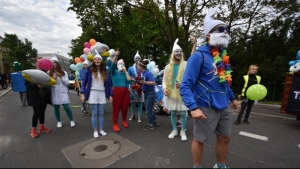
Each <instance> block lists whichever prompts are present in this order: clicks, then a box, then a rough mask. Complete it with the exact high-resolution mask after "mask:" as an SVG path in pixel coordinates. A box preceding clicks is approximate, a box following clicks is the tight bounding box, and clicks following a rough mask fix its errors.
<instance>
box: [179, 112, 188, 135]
mask: <svg viewBox="0 0 300 169" xmlns="http://www.w3.org/2000/svg"><path fill="white" fill-rule="evenodd" d="M180 116H181V131H185V128H186V123H187V112H186V111H180Z"/></svg>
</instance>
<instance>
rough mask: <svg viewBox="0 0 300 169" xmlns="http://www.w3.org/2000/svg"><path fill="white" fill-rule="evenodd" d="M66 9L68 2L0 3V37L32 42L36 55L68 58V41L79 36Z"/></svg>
mask: <svg viewBox="0 0 300 169" xmlns="http://www.w3.org/2000/svg"><path fill="white" fill-rule="evenodd" d="M69 6H70V1H69V0H9V1H8V0H0V36H2V37H3V38H4V33H7V34H16V35H17V36H18V38H19V39H21V40H23V41H24V39H25V38H27V39H28V40H29V41H30V42H32V47H33V48H35V49H37V50H38V53H58V54H60V55H62V56H64V57H67V58H69V55H68V54H67V53H68V52H70V51H71V49H70V48H69V46H71V40H72V39H75V38H77V37H78V36H80V35H81V33H82V29H81V28H80V27H79V26H78V24H79V20H78V19H77V18H76V14H75V13H74V12H73V11H67V9H68V7H69Z"/></svg>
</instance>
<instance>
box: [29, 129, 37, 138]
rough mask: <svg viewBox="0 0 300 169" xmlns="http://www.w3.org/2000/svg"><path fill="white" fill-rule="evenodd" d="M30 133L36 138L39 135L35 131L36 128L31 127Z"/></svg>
mask: <svg viewBox="0 0 300 169" xmlns="http://www.w3.org/2000/svg"><path fill="white" fill-rule="evenodd" d="M30 135H31V137H32V138H38V137H39V135H38V133H37V132H36V128H32V130H31V133H30Z"/></svg>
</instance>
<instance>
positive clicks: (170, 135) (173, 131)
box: [168, 130, 178, 139]
mask: <svg viewBox="0 0 300 169" xmlns="http://www.w3.org/2000/svg"><path fill="white" fill-rule="evenodd" d="M177 135H178V131H176V130H172V132H171V133H170V134H169V136H168V138H169V139H173V138H174V137H175V136H177Z"/></svg>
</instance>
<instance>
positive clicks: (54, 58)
mask: <svg viewBox="0 0 300 169" xmlns="http://www.w3.org/2000/svg"><path fill="white" fill-rule="evenodd" d="M51 60H55V61H57V62H58V59H57V57H56V55H54V54H53V53H52V58H51Z"/></svg>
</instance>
